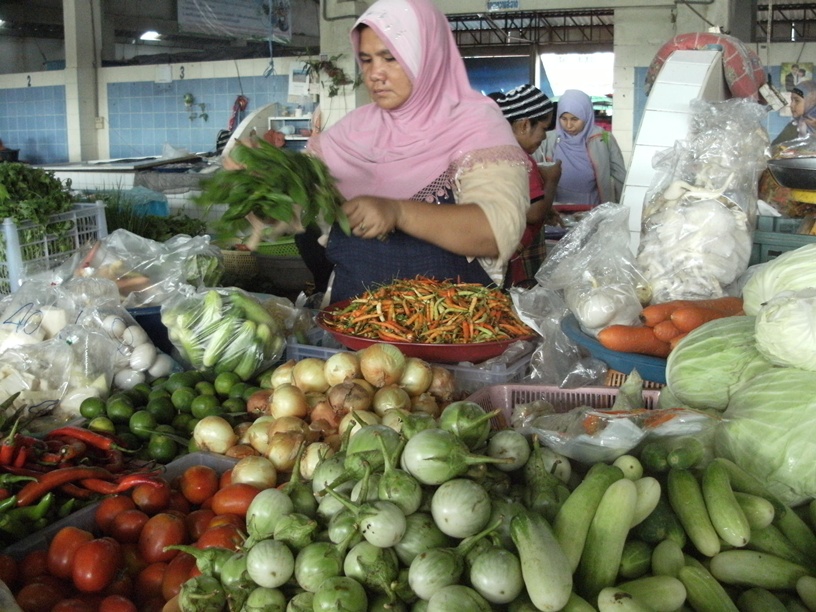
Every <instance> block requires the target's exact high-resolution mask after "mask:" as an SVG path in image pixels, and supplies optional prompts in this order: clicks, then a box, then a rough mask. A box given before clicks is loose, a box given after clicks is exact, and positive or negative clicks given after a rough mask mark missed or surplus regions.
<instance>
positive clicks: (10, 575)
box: [0, 553, 20, 589]
mask: <svg viewBox="0 0 816 612" xmlns="http://www.w3.org/2000/svg"><path fill="white" fill-rule="evenodd" d="M19 577H20V568H19V567H17V560H16V559H15V558H14V557H12V556H11V555H7V554H4V553H2V554H0V580H2V581H3V582H5V583H6V585H7V586H8V587H9V588H10V589H14V588H15V587H16V586H17V579H18V578H19Z"/></svg>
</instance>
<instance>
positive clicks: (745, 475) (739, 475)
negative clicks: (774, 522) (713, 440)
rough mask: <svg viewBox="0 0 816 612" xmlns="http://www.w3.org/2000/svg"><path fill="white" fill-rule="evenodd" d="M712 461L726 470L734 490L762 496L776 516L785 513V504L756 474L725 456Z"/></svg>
mask: <svg viewBox="0 0 816 612" xmlns="http://www.w3.org/2000/svg"><path fill="white" fill-rule="evenodd" d="M713 462H716V463H721V464H722V465H723V466H724V467H725V468H726V469H727V470H728V478H729V481H730V482H731V488H732V489H733V490H734V491H740V492H741V493H750V494H751V495H758V496H759V497H764V498H765V499H767V500H768V501H769V502H771V504H773V507H774V513H775V514H776V516H777V518H778V517H780V516H782V515H783V514H785V512H786V511H787V506H785V504H784V503H782V501H781V500H780V499H779V498H778V497H776V496H775V495H774V494H772V493H771V492H770V491H768V488H767V487H766V486H765V484H764V483H763V482H762V481H761V480H759V479H758V478H757V477H756V476H754V475H753V474H750V473H749V472H746V471H745V469H743V468H742V467H740V466H738V465H737V464H736V463H734V462H733V461H731V460H730V459H726V458H725V457H717V458H716V459H714V460H713Z"/></svg>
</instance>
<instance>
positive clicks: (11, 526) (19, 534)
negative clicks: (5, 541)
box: [0, 512, 30, 542]
mask: <svg viewBox="0 0 816 612" xmlns="http://www.w3.org/2000/svg"><path fill="white" fill-rule="evenodd" d="M0 533H2V534H5V535H6V536H10V538H11V540H12V541H13V542H14V541H18V540H22V539H23V538H25V537H27V536H28V534H29V533H30V531H29V529H28V527H27V526H26V525H25V523H23V521H21V520H20V519H19V518H17V517H15V516H13V515H12V514H11V512H5V513H3V514H0Z"/></svg>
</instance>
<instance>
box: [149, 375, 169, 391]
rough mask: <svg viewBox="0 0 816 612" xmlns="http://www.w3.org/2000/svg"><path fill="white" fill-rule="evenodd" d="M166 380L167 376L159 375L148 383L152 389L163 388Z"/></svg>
mask: <svg viewBox="0 0 816 612" xmlns="http://www.w3.org/2000/svg"><path fill="white" fill-rule="evenodd" d="M166 382H167V376H160V377H159V378H156V379H154V380H153V382H152V383H150V386H151V387H152V388H153V389H163V388H164V383H166Z"/></svg>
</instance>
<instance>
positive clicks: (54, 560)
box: [46, 525, 94, 578]
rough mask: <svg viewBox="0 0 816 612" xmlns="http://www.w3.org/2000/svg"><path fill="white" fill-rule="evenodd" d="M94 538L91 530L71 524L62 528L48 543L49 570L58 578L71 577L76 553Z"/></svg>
mask: <svg viewBox="0 0 816 612" xmlns="http://www.w3.org/2000/svg"><path fill="white" fill-rule="evenodd" d="M93 539H94V535H93V534H92V533H91V532H90V531H86V530H84V529H80V528H79V527H74V526H72V525H69V526H67V527H63V528H62V529H60V530H59V531H58V532H57V533H56V535H55V536H54V538H53V539H52V540H51V543H50V544H49V545H48V559H47V561H46V563H47V567H48V571H49V572H51V574H53V575H54V576H56V577H57V578H70V577H71V572H72V571H73V570H72V567H73V562H74V553H76V550H77V548H79V547H80V546H81V545H82V544H85V542H90V541H91V540H93Z"/></svg>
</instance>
